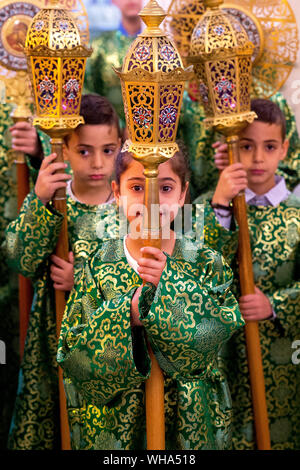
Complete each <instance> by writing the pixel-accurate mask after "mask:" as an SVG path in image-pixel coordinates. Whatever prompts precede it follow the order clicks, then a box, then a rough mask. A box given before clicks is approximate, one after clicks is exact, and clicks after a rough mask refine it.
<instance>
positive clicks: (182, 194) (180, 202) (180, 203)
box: [178, 181, 189, 207]
mask: <svg viewBox="0 0 300 470" xmlns="http://www.w3.org/2000/svg"><path fill="white" fill-rule="evenodd" d="M188 187H189V182H188V181H186V183H185V187H184V188H183V189H182V191H181V194H180V199H179V201H178V204H179V206H180V207H183V205H184V202H185V198H186V193H187V190H188Z"/></svg>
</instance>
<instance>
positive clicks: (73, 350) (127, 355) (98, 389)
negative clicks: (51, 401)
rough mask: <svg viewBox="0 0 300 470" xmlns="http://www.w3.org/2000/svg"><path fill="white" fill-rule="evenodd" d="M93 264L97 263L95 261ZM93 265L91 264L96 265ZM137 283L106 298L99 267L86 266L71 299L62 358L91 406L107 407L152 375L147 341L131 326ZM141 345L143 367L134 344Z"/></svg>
mask: <svg viewBox="0 0 300 470" xmlns="http://www.w3.org/2000/svg"><path fill="white" fill-rule="evenodd" d="M92 262H93V261H92ZM92 262H91V263H92ZM137 287H138V286H137V285H136V286H133V287H131V288H129V289H128V291H127V292H125V293H124V294H122V295H121V294H120V295H118V296H117V297H115V298H113V299H110V300H105V299H104V297H103V295H102V293H101V289H100V287H99V281H98V282H97V278H96V277H95V276H94V275H93V267H92V266H91V265H90V264H86V266H85V268H84V271H83V274H82V276H81V279H80V281H79V282H78V283H77V285H76V286H75V287H74V289H73V291H72V292H71V295H70V297H69V300H68V303H67V307H66V311H65V314H64V318H63V322H62V328H61V334H60V339H59V345H58V354H57V360H58V363H59V364H60V365H61V366H62V368H63V369H64V375H65V376H66V377H68V378H69V379H71V381H72V383H73V384H74V386H75V387H76V388H77V390H78V391H79V393H80V394H81V395H82V397H83V398H85V399H86V400H87V401H88V403H92V404H94V405H96V406H101V405H104V404H106V403H109V402H110V401H112V400H113V399H114V398H115V397H116V396H117V395H119V394H120V393H122V392H123V391H125V390H128V389H130V388H132V387H135V386H138V385H140V384H141V383H142V382H143V381H144V380H145V379H146V378H147V377H148V376H149V373H150V358H149V356H148V353H147V349H146V342H145V338H144V337H143V336H142V335H141V334H140V335H137V334H136V332H134V334H132V331H131V326H130V308H131V300H132V296H133V294H134V292H135V290H136V289H137ZM134 342H135V343H139V348H140V350H139V356H140V357H139V365H138V368H137V366H136V363H135V360H134V352H133V346H134V345H133V343H134Z"/></svg>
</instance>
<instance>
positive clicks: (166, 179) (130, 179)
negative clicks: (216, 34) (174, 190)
mask: <svg viewBox="0 0 300 470" xmlns="http://www.w3.org/2000/svg"><path fill="white" fill-rule="evenodd" d="M158 180H159V181H160V182H164V181H173V182H174V183H176V181H175V180H174V179H173V178H170V177H167V178H158ZM127 181H141V182H144V181H145V178H139V177H137V176H133V177H132V178H128V180H127Z"/></svg>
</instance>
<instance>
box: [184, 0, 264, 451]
mask: <svg viewBox="0 0 300 470" xmlns="http://www.w3.org/2000/svg"><path fill="white" fill-rule="evenodd" d="M204 3H205V6H206V7H207V11H206V13H205V14H204V15H203V16H202V17H201V19H200V20H199V22H198V24H197V25H196V27H195V29H194V31H193V34H192V39H191V49H190V54H191V56H190V61H191V62H193V63H194V68H195V73H196V76H197V79H198V81H199V84H200V95H201V99H202V102H203V105H204V108H205V111H206V115H207V118H206V120H205V124H206V126H213V127H214V128H215V129H216V130H218V131H219V132H220V133H222V134H224V135H225V136H226V142H227V144H228V156H229V163H230V164H232V163H235V162H238V161H239V133H240V132H241V130H243V128H244V127H246V126H247V124H248V123H251V122H253V120H254V119H255V117H256V115H255V113H253V112H251V111H250V90H251V68H252V59H251V56H252V53H253V44H252V43H250V42H249V39H248V36H247V33H246V32H245V30H244V28H243V27H242V25H241V24H240V22H239V21H238V20H237V19H236V18H235V17H234V16H231V15H230V14H228V13H227V12H225V11H222V10H220V9H219V6H220V5H221V4H222V3H223V0H204ZM233 206H234V214H235V217H236V219H237V222H238V226H239V260H238V261H239V277H240V288H241V295H242V296H243V295H248V294H254V292H255V285H254V277H253V267H252V255H251V246H250V236H249V230H248V221H247V212H246V203H245V196H244V193H240V194H239V195H237V196H236V197H235V198H234V200H233ZM245 337H246V344H247V353H248V354H247V356H248V366H249V375H250V383H251V391H252V403H253V413H254V421H255V430H256V440H257V446H258V449H261V450H269V449H270V432H269V423H268V414H267V405H266V398H265V385H264V375H263V368H262V356H261V349H260V340H259V329H258V324H257V322H246V325H245Z"/></svg>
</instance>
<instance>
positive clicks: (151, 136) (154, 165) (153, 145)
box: [115, 0, 192, 450]
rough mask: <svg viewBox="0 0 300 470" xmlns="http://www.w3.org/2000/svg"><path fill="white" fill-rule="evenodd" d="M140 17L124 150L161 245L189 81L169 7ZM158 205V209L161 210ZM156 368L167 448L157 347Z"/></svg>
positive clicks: (150, 392)
mask: <svg viewBox="0 0 300 470" xmlns="http://www.w3.org/2000/svg"><path fill="white" fill-rule="evenodd" d="M139 16H140V17H141V18H142V20H143V21H144V23H145V24H146V26H147V27H146V28H145V30H144V31H143V32H142V33H141V34H140V35H139V36H138V37H137V38H136V39H135V40H134V42H133V43H132V45H131V47H130V48H129V50H128V52H127V54H126V57H125V59H124V62H123V66H122V68H121V69H120V70H116V69H115V72H116V73H117V74H118V75H119V77H120V80H121V85H122V94H123V101H124V110H125V117H126V123H127V128H128V132H129V139H128V140H127V141H126V142H125V144H124V146H123V149H122V151H128V152H131V153H132V155H133V158H134V159H136V160H137V161H139V162H140V163H142V165H143V166H144V175H145V202H144V205H145V211H144V220H143V234H142V237H143V239H144V242H145V245H148V246H149V245H150V246H156V247H160V240H159V233H160V227H159V192H158V179H157V176H158V166H159V165H160V164H161V163H163V162H165V161H167V160H168V159H169V158H171V157H172V156H173V155H174V154H175V153H176V152H177V151H178V145H177V143H176V142H175V139H176V132H177V127H178V122H179V114H180V107H181V102H182V97H183V92H184V87H185V82H186V80H188V79H190V78H191V75H192V74H191V72H190V71H189V70H184V69H183V65H182V60H181V58H180V55H179V53H178V51H177V49H176V46H175V44H174V43H173V42H172V41H171V40H170V39H169V38H168V37H167V36H166V34H165V33H164V32H163V31H162V30H161V29H160V27H159V25H160V24H161V22H162V21H163V19H164V18H165V16H166V15H165V12H164V10H163V9H162V8H161V7H160V6H159V5H158V3H157V2H156V1H155V0H150V1H149V3H148V4H147V5H146V6H145V7H144V8H143V10H142V11H141V12H140V14H139ZM153 208H157V212H156V213H155V210H153ZM149 352H150V356H151V360H152V368H151V376H150V378H149V379H148V381H147V382H146V426H147V448H148V449H150V450H163V449H164V445H165V435H164V383H163V375H162V372H161V370H160V368H159V366H158V364H157V361H156V359H155V356H154V355H153V353H152V351H151V348H149Z"/></svg>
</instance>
